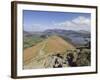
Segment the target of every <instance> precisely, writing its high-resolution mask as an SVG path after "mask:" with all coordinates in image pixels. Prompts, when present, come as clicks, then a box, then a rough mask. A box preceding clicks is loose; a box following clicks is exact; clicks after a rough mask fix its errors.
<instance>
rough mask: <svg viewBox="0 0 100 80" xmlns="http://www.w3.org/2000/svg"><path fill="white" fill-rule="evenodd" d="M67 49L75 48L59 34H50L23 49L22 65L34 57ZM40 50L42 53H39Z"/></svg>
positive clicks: (28, 62) (29, 62)
mask: <svg viewBox="0 0 100 80" xmlns="http://www.w3.org/2000/svg"><path fill="white" fill-rule="evenodd" d="M69 49H75V47H74V46H73V45H72V44H70V43H68V42H66V41H65V40H63V39H62V38H60V37H59V36H51V37H49V38H47V39H45V40H44V41H42V42H39V43H37V44H36V45H35V46H32V47H29V48H26V49H24V65H26V64H31V61H33V59H35V58H36V57H38V58H40V57H44V56H46V55H49V54H55V53H57V52H60V53H63V52H65V51H66V50H69ZM41 51H44V52H41ZM40 52H41V53H43V55H41V54H40Z"/></svg>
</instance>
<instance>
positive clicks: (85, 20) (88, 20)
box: [72, 16, 90, 25]
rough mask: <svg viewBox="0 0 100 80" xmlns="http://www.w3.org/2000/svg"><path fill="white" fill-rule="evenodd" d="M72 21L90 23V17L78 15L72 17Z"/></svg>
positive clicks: (80, 23)
mask: <svg viewBox="0 0 100 80" xmlns="http://www.w3.org/2000/svg"><path fill="white" fill-rule="evenodd" d="M72 22H73V23H75V24H79V25H90V19H88V18H86V17H83V16H79V17H77V18H76V19H73V20H72Z"/></svg>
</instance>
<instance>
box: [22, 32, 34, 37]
mask: <svg viewBox="0 0 100 80" xmlns="http://www.w3.org/2000/svg"><path fill="white" fill-rule="evenodd" d="M23 35H24V37H29V36H32V34H31V33H30V32H28V31H23Z"/></svg>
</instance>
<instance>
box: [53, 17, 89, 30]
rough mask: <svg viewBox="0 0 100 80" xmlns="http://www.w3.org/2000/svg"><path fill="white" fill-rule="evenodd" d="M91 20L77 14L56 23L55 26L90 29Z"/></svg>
mask: <svg viewBox="0 0 100 80" xmlns="http://www.w3.org/2000/svg"><path fill="white" fill-rule="evenodd" d="M90 25H91V21H90V19H89V18H86V17H84V16H79V17H77V18H74V19H72V20H66V21H64V22H61V23H56V24H55V26H59V27H66V28H67V29H73V30H90Z"/></svg>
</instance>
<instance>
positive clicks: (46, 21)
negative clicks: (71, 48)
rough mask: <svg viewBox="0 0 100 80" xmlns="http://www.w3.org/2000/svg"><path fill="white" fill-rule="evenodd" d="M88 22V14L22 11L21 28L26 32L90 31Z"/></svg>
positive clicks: (89, 18)
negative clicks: (50, 30)
mask: <svg viewBox="0 0 100 80" xmlns="http://www.w3.org/2000/svg"><path fill="white" fill-rule="evenodd" d="M90 21H91V14H90V13H72V12H51V11H32V10H23V27H24V30H26V31H44V30H46V29H65V30H88V31H90V26H91V25H90Z"/></svg>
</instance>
